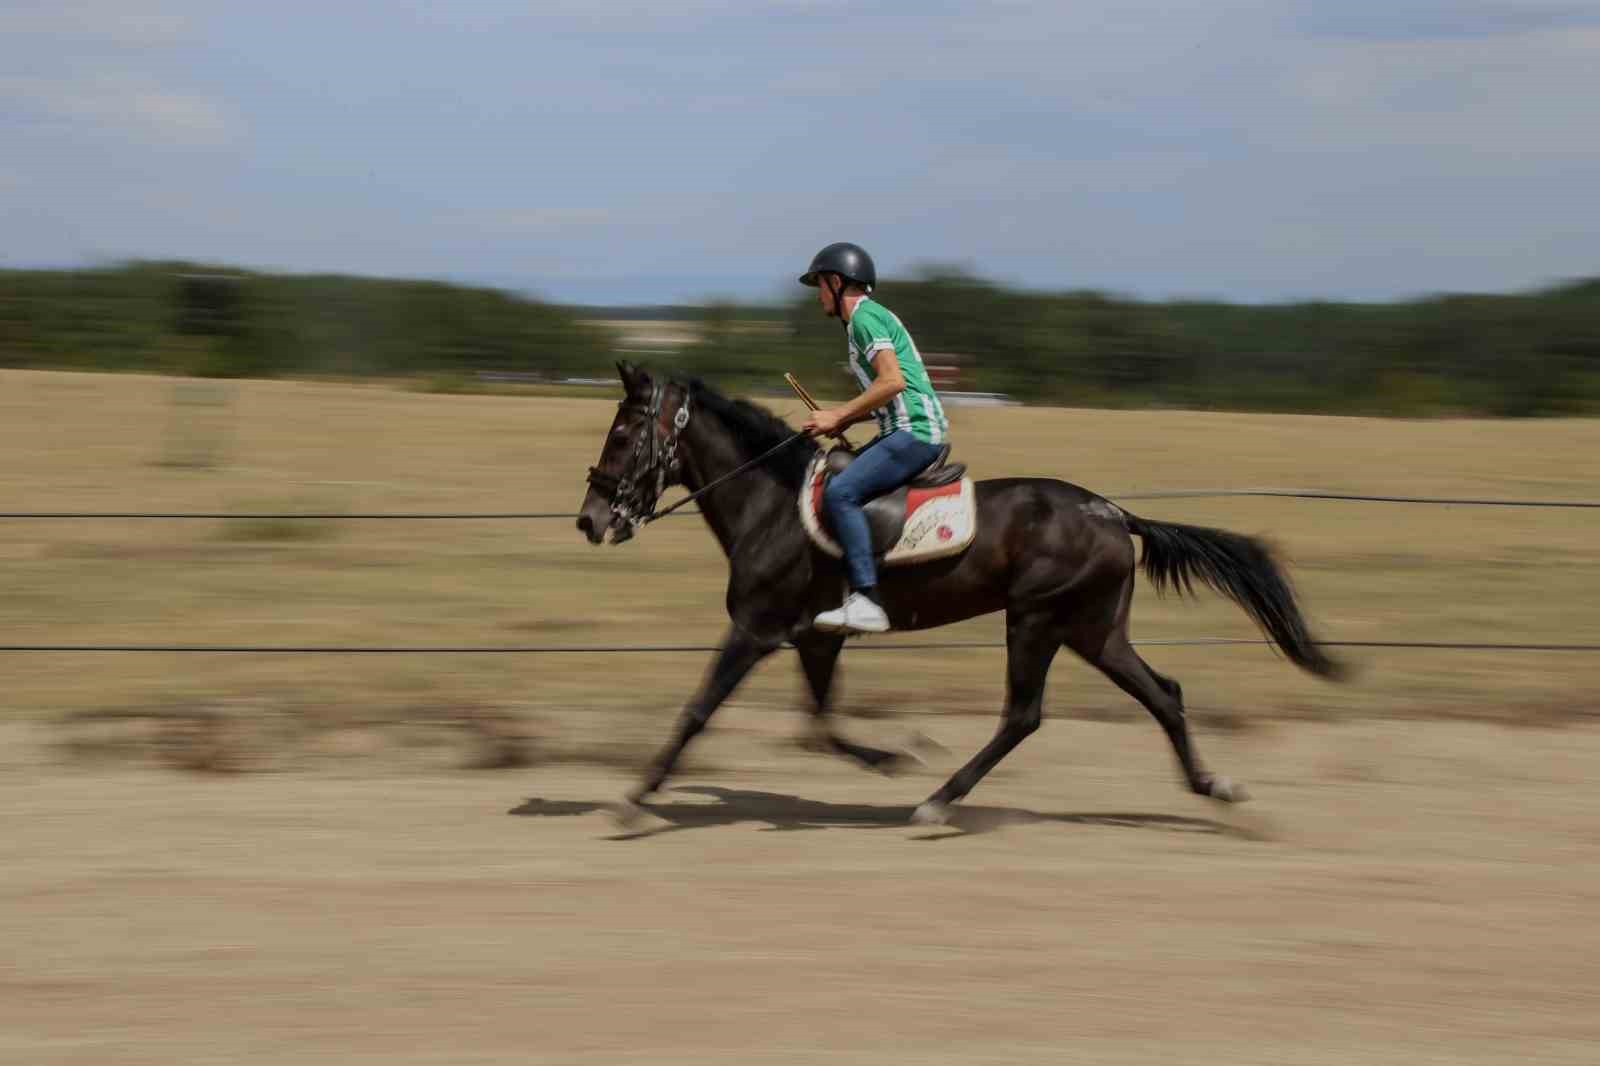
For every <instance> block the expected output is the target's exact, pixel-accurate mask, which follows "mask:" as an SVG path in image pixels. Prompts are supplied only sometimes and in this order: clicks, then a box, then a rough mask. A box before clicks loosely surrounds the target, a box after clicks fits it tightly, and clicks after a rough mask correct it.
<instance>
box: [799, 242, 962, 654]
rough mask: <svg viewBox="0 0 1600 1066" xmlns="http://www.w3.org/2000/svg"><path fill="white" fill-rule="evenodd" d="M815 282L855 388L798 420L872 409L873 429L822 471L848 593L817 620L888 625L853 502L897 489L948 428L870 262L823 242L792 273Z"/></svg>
mask: <svg viewBox="0 0 1600 1066" xmlns="http://www.w3.org/2000/svg"><path fill="white" fill-rule="evenodd" d="M800 283H801V284H802V285H810V286H812V287H814V288H815V289H816V290H817V302H818V303H819V304H821V305H822V311H823V313H824V314H826V315H827V316H828V317H830V318H838V319H840V320H841V321H842V322H843V323H844V329H845V338H846V343H847V345H848V348H849V358H850V370H851V372H852V373H854V374H855V376H856V380H857V381H859V382H860V383H861V388H862V392H861V395H860V396H857V397H856V398H855V399H854V400H851V401H850V402H849V403H845V404H840V405H839V406H838V407H830V408H827V409H825V410H819V411H813V412H812V414H811V417H810V418H808V419H806V424H805V429H806V430H807V431H808V432H810V433H812V434H825V435H828V436H836V435H838V434H839V433H840V432H841V431H843V430H844V429H845V428H846V427H847V426H852V425H854V424H855V423H857V422H863V421H866V420H867V419H868V418H874V417H875V418H876V419H877V421H878V435H877V436H876V437H874V438H873V439H872V440H871V441H870V442H869V443H868V444H867V445H866V447H864V448H862V449H861V451H860V452H859V453H858V454H857V455H856V457H855V459H854V460H853V461H852V462H851V463H850V465H849V466H848V467H846V468H845V469H844V470H843V471H842V472H840V473H839V474H837V475H835V476H834V477H833V478H831V479H830V480H829V481H828V484H827V488H826V489H825V490H824V492H823V497H822V500H823V506H824V507H825V508H826V510H827V513H828V519H829V521H831V522H832V524H833V530H834V532H835V534H836V536H837V537H838V540H839V544H840V546H841V547H842V548H843V549H844V556H845V565H846V569H847V570H848V572H849V575H850V593H849V595H848V596H847V597H845V601H844V605H843V606H841V607H839V608H838V609H837V610H832V611H823V612H822V613H821V614H819V615H817V618H816V623H815V624H816V627H817V628H818V629H821V630H826V631H829V632H838V633H847V634H849V633H882V632H884V631H886V630H887V629H888V628H889V616H888V615H887V614H885V613H884V610H883V601H882V599H881V598H880V597H879V596H878V567H877V562H876V560H875V559H874V558H873V552H872V535H871V531H870V530H869V529H868V526H867V518H866V515H865V514H864V513H863V512H862V509H861V507H862V504H864V503H866V502H867V501H868V500H870V499H872V498H873V497H874V496H879V495H882V494H883V493H885V492H888V491H890V490H891V489H897V488H899V487H900V486H901V485H904V484H905V483H906V482H908V481H910V480H911V479H912V478H913V477H916V476H917V474H919V473H921V472H922V471H923V469H925V468H926V467H927V466H928V465H929V464H930V463H932V462H933V460H934V459H935V458H936V457H937V456H938V455H939V451H940V445H942V444H944V443H945V442H946V441H947V440H948V439H949V435H950V422H949V420H948V419H947V418H945V415H944V406H943V405H942V404H940V403H939V397H938V395H937V394H935V392H934V391H933V382H932V381H931V380H930V379H929V378H928V369H927V367H925V366H923V364H922V356H921V355H920V354H919V353H918V352H917V346H916V344H915V343H913V342H912V340H911V334H910V333H908V332H906V327H905V326H904V325H903V324H902V323H901V322H900V319H899V318H897V317H895V314H894V312H892V311H890V310H889V309H888V308H887V307H884V306H883V305H882V304H880V303H878V302H877V301H876V300H874V299H873V298H872V290H873V288H874V287H875V286H876V285H877V284H878V271H877V268H876V267H874V266H873V264H872V257H871V256H870V255H868V254H867V253H866V250H865V249H864V248H862V247H861V246H860V245H856V244H849V243H839V244H830V245H828V246H827V247H826V248H824V249H822V251H820V252H818V253H817V254H816V255H815V256H813V257H812V259H811V266H810V267H809V268H808V269H807V270H806V272H805V273H804V274H802V275H800Z"/></svg>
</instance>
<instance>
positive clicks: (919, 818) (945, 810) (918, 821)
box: [911, 800, 950, 825]
mask: <svg viewBox="0 0 1600 1066" xmlns="http://www.w3.org/2000/svg"><path fill="white" fill-rule="evenodd" d="M911 824H912V825H949V824H950V805H949V804H948V803H940V802H939V801H938V800H929V801H928V802H927V803H924V804H923V805H922V806H920V807H918V808H917V809H916V810H914V811H912V812H911Z"/></svg>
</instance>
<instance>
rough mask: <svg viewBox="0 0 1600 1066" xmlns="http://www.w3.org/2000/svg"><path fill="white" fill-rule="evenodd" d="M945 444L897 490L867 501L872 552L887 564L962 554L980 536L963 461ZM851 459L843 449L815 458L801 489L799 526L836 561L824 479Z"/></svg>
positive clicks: (836, 544) (838, 549) (865, 509)
mask: <svg viewBox="0 0 1600 1066" xmlns="http://www.w3.org/2000/svg"><path fill="white" fill-rule="evenodd" d="M949 457H950V445H948V444H946V445H943V446H942V447H941V448H940V449H939V453H938V454H937V455H935V456H934V458H933V461H932V462H931V463H929V464H928V465H927V466H926V467H924V468H923V470H922V472H921V473H920V474H918V475H917V476H916V477H914V478H912V479H911V480H910V481H909V482H908V483H906V484H905V485H902V486H901V487H900V488H898V489H895V490H893V491H892V492H887V493H885V494H884V495H882V496H878V497H875V498H873V499H871V500H869V501H867V503H866V505H865V506H864V507H863V508H862V511H863V512H864V513H865V514H866V516H867V528H868V529H869V530H870V531H871V533H872V553H873V554H874V555H876V556H878V558H879V561H880V562H881V563H882V564H883V565H885V566H904V565H906V564H907V563H917V562H926V561H927V560H929V559H940V558H943V557H945V556H947V555H955V554H957V553H959V552H962V551H965V550H966V549H967V546H968V545H969V544H971V543H972V538H973V537H975V536H976V535H977V532H978V509H977V504H976V501H975V499H974V497H973V491H972V479H971V478H969V477H967V476H966V473H967V466H966V464H965V463H951V462H949V461H948V460H949ZM854 459H855V453H854V452H852V451H850V450H849V449H847V448H834V449H833V450H832V451H830V452H827V453H824V454H821V455H818V456H817V457H816V458H815V459H813V460H812V461H811V466H810V467H809V468H808V469H807V470H806V478H805V481H803V482H802V483H801V486H800V499H799V507H800V523H801V525H803V526H805V530H806V534H807V535H808V536H809V537H810V538H811V543H813V544H815V545H816V546H817V547H818V548H819V549H821V550H822V551H823V552H825V553H827V554H828V555H831V556H833V557H834V558H835V559H840V558H843V557H844V549H843V548H841V547H840V546H839V542H838V540H836V539H835V537H834V531H833V525H832V523H831V522H830V521H829V520H828V516H827V514H826V512H825V511H824V510H823V507H822V492H823V489H824V488H825V487H826V486H827V483H828V479H829V478H831V477H833V476H834V475H835V474H838V473H840V472H842V471H843V470H844V469H845V467H847V466H849V465H850V463H851V461H852V460H854Z"/></svg>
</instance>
